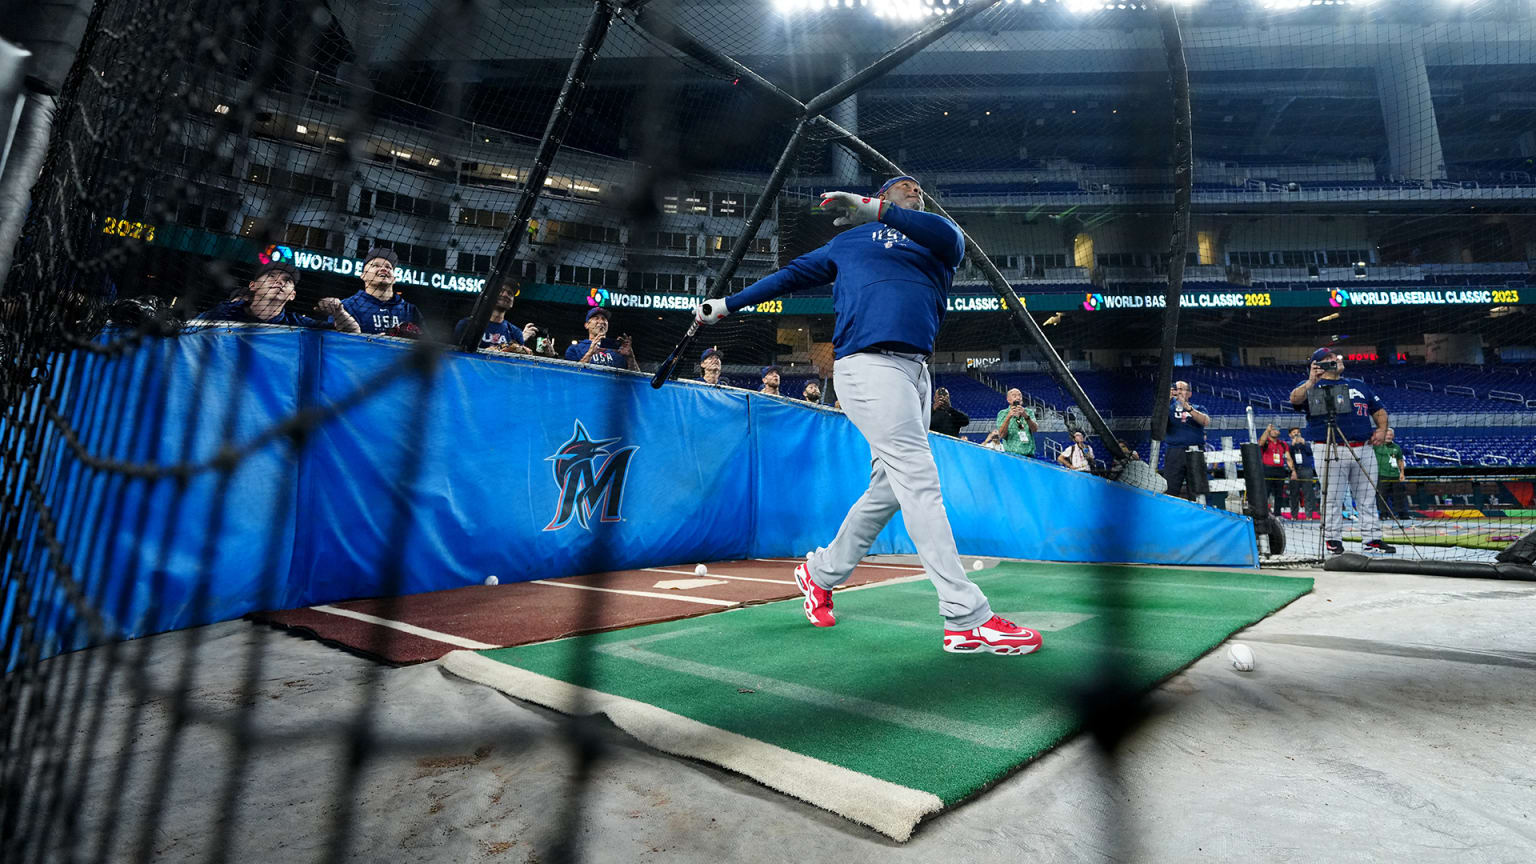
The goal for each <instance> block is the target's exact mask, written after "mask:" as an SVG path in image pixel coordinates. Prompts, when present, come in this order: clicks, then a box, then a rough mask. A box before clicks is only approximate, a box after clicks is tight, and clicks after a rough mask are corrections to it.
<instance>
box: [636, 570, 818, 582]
mask: <svg viewBox="0 0 1536 864" xmlns="http://www.w3.org/2000/svg"><path fill="white" fill-rule="evenodd" d="M640 569H642V570H644V571H645V572H647V573H676V574H677V575H679V576H698V575H699V574H697V573H695V572H693V571H692V570H663V569H662V568H660V567H642V568H640ZM700 578H709V579H731V580H733V581H736V582H767V583H768V584H770V585H793V584H795V580H793V579H762V578H759V577H756V576H722V575H721V574H719V573H714V572H710V573H705V574H704V576H702V577H700Z"/></svg>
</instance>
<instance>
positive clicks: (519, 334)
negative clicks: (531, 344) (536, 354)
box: [453, 281, 532, 354]
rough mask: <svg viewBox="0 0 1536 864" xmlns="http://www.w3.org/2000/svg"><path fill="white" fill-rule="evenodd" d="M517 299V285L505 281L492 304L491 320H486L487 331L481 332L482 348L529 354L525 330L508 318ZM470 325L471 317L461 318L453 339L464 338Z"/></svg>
mask: <svg viewBox="0 0 1536 864" xmlns="http://www.w3.org/2000/svg"><path fill="white" fill-rule="evenodd" d="M516 299H517V287H516V286H515V285H513V284H512V283H511V282H510V281H509V282H503V283H502V285H501V290H500V291H498V292H496V302H495V304H494V305H492V306H491V317H490V320H488V321H486V322H485V332H484V333H481V334H480V348H481V350H486V349H492V350H496V351H507V352H509V353H514V354H529V353H532V352H530V351H529V350H528V349H527V348H526V347H525V346H524V345H523V331H521V330H519V329H517V328H516V327H514V326H513V325H512V322H510V321H508V320H507V313H508V312H511V311H512V304H513V303H514V302H515V301H516ZM468 327H469V319H468V318H461V319H459V323H458V324H455V325H454V327H453V341H454V343H455V344H457V343H458V341H459V340H460V339H462V338H464V330H465V329H466V328H468Z"/></svg>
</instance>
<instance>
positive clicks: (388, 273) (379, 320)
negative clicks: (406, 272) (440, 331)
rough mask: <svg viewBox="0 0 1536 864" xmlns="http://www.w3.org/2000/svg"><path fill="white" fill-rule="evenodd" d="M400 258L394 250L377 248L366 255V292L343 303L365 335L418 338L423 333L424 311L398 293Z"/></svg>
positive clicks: (363, 275)
mask: <svg viewBox="0 0 1536 864" xmlns="http://www.w3.org/2000/svg"><path fill="white" fill-rule="evenodd" d="M399 266H400V256H398V255H396V254H395V250H393V249H384V248H376V249H370V250H368V254H367V255H365V256H363V270H362V274H361V277H360V278H361V279H362V280H363V290H361V291H359V292H357V293H356V294H353V295H352V296H351V297H348V298H347V299H345V300H343V301H341V305H342V306H344V307H346V310H347V313H348V314H350V315H351V316H352V317H353V318H355V319H357V325H358V326H359V327H361V328H362V331H363V332H364V333H370V334H371V333H390V332H391V331H395V334H396V335H406V336H409V335H417V334H419V333H420V332H421V325H422V319H421V310H420V309H417V308H416V306H415V305H414V304H412V303H411V302H410V301H408V300H406V299H405V297H404V296H403V295H401V294H400V293H399V292H398V291H396V290H395V269H396V268H397V267H399Z"/></svg>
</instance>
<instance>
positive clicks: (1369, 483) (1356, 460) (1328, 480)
mask: <svg viewBox="0 0 1536 864" xmlns="http://www.w3.org/2000/svg"><path fill="white" fill-rule="evenodd" d="M1312 458H1313V460H1314V461H1315V463H1316V464H1317V476H1318V479H1319V481H1320V482H1321V483H1323V485H1324V488H1323V508H1324V509H1323V539H1324V540H1343V539H1344V493H1345V492H1346V491H1348V492H1349V493H1350V494H1352V495H1354V497H1355V513H1356V514H1357V515H1356V516H1355V519H1356V521H1357V522H1358V523H1359V525H1360V539H1361V541H1370V540H1380V539H1381V517H1380V516H1379V515H1378V514H1377V512H1376V468H1377V465H1376V450H1375V448H1373V447H1371V445H1369V444H1366V445H1364V446H1363V447H1350V446H1349V445H1347V444H1337V445H1334V458H1333V459H1329V458H1328V445H1327V444H1313V445H1312Z"/></svg>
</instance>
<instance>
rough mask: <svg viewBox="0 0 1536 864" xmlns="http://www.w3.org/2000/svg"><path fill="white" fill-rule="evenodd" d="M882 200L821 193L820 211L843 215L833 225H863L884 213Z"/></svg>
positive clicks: (844, 194) (847, 193) (843, 193)
mask: <svg viewBox="0 0 1536 864" xmlns="http://www.w3.org/2000/svg"><path fill="white" fill-rule="evenodd" d="M887 206H889V205H888V204H886V201H885V199H884V198H866V197H864V196H861V195H855V194H853V193H852V192H823V193H821V209H822V210H825V211H827V212H830V213H844V214H846V215H843V216H839V217H837V218H836V219H833V220H832V224H833V225H863V224H864V223H865V222H874V221H876V220H878V219H879V218H880V217H881V216H882V215H884V213H885V208H886V207H887Z"/></svg>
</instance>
